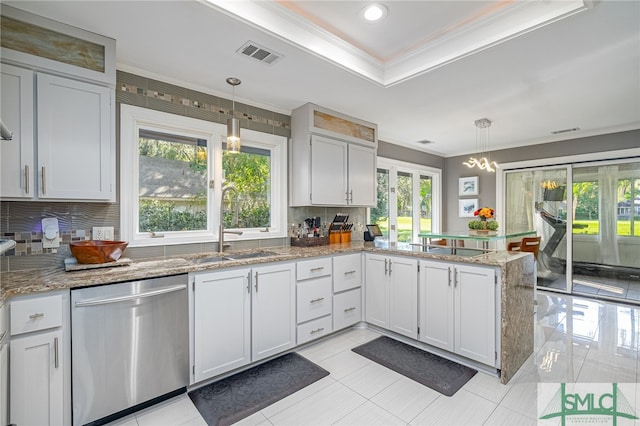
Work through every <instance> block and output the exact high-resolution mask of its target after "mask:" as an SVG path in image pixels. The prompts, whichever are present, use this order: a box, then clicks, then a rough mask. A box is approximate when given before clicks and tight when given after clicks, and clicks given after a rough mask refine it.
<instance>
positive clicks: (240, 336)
mask: <svg viewBox="0 0 640 426" xmlns="http://www.w3.org/2000/svg"><path fill="white" fill-rule="evenodd" d="M250 281H251V269H250V268H243V269H234V270H229V271H221V272H210V273H202V274H195V275H194V277H193V286H194V287H193V288H194V294H195V297H194V305H193V313H194V317H195V320H194V324H195V327H194V333H195V334H194V343H195V348H194V349H195V350H194V366H195V368H194V370H193V376H194V383H195V382H199V381H201V380H204V379H207V378H209V377H214V376H217V375H218V374H222V373H225V372H227V371H230V370H233V369H235V368H238V367H242V366H243V365H246V364H248V363H250V362H251V287H250Z"/></svg>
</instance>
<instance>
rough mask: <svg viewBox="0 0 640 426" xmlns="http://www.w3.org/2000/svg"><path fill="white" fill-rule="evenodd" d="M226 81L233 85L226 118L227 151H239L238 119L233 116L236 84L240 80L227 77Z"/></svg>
mask: <svg viewBox="0 0 640 426" xmlns="http://www.w3.org/2000/svg"><path fill="white" fill-rule="evenodd" d="M227 83H228V84H230V85H231V86H232V87H233V100H232V107H231V118H229V119H227V152H231V153H238V152H240V120H239V119H237V118H236V117H235V109H236V86H237V85H239V84H240V83H242V82H241V81H240V79H238V78H235V77H229V78H227Z"/></svg>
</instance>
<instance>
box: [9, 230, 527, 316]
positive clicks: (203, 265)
mask: <svg viewBox="0 0 640 426" xmlns="http://www.w3.org/2000/svg"><path fill="white" fill-rule="evenodd" d="M361 251H367V252H374V253H382V254H393V255H400V256H411V257H419V258H425V259H436V260H446V261H453V262H463V263H473V264H481V265H488V266H497V267H503V266H504V265H506V264H507V263H508V262H510V261H512V260H516V259H519V258H521V257H523V256H528V255H531V254H530V253H517V252H506V251H499V252H491V253H487V254H480V255H477V256H473V257H462V256H457V255H451V254H432V253H424V252H418V251H411V250H402V249H397V248H394V247H387V246H384V245H381V244H376V245H375V246H374V245H372V244H368V243H363V242H352V243H350V244H332V245H327V246H317V247H289V246H286V247H270V248H262V249H254V250H244V251H237V252H229V253H225V255H228V256H233V255H242V254H247V253H253V252H263V254H266V255H264V256H261V257H254V258H247V259H237V260H224V261H217V260H214V259H215V257H217V256H219V253H217V252H212V253H200V254H193V255H182V256H171V257H163V258H150V259H140V260H134V261H133V262H131V264H128V265H124V266H117V267H110V268H99V269H87V270H78V271H69V272H67V271H65V269H64V265H60V267H59V268H51V269H31V270H22V271H13V272H2V273H0V283H1V290H0V304H2V302H4V301H5V300H7V299H9V298H11V297H13V296H17V295H25V294H32V293H40V292H46V291H53V290H63V289H72V288H78V287H87V286H92V285H101V284H113V283H117V282H123V281H132V280H139V279H146V278H153V277H161V276H168V275H177V274H186V273H190V272H200V271H215V270H218V269H225V268H231V267H242V266H248V265H259V264H263V263H269V262H279V261H292V260H299V259H305V258H311V257H320V256H331V255H335V254H341V253H357V252H361ZM265 252H268V253H265Z"/></svg>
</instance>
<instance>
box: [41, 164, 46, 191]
mask: <svg viewBox="0 0 640 426" xmlns="http://www.w3.org/2000/svg"><path fill="white" fill-rule="evenodd" d="M46 193H47V174H46V170H45V168H44V166H42V195H44V194H46Z"/></svg>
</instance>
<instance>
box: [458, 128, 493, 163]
mask: <svg viewBox="0 0 640 426" xmlns="http://www.w3.org/2000/svg"><path fill="white" fill-rule="evenodd" d="M475 125H476V149H477V150H478V156H479V157H480V158H479V159H477V158H475V157H469V160H467V161H465V162H463V163H462V164H464V165H465V166H467V167H469V168H470V169H473V168H474V167H477V168H479V169H480V170H486V171H487V172H495V171H496V169H497V168H499V166H498V163H496V162H495V161H491V148H490V146H489V128H490V127H491V120H489V119H488V118H481V119H479V120H476V121H475ZM485 151H486V152H487V153H488V155H489V158H487V157H485V155H484V153H485Z"/></svg>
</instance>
